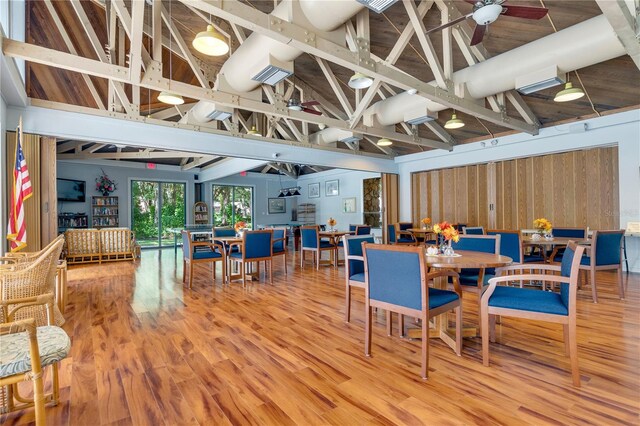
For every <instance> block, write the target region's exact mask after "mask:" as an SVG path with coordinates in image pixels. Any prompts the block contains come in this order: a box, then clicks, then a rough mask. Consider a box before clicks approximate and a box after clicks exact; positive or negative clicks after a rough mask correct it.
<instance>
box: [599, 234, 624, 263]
mask: <svg viewBox="0 0 640 426" xmlns="http://www.w3.org/2000/svg"><path fill="white" fill-rule="evenodd" d="M623 236H624V229H620V230H615V231H593V242H592V243H591V256H593V255H594V253H595V258H594V259H592V260H591V262H592V263H593V262H595V265H596V266H601V265H618V264H620V260H621V255H620V250H621V247H622V237H623Z"/></svg>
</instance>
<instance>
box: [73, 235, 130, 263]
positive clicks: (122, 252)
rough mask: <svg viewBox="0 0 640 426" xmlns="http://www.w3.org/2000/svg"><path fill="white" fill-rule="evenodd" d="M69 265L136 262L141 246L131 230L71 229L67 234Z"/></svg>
mask: <svg viewBox="0 0 640 426" xmlns="http://www.w3.org/2000/svg"><path fill="white" fill-rule="evenodd" d="M65 241H66V249H65V253H66V259H67V263H68V264H71V265H72V264H76V263H93V262H98V263H102V262H111V261H117V260H135V259H137V258H139V257H140V246H139V245H138V244H137V243H136V239H135V235H134V233H133V232H132V231H131V230H130V229H129V228H102V229H69V230H67V231H66V232H65Z"/></svg>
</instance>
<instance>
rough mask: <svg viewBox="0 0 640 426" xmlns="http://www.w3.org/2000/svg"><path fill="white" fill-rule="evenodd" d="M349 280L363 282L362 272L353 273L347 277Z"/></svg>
mask: <svg viewBox="0 0 640 426" xmlns="http://www.w3.org/2000/svg"><path fill="white" fill-rule="evenodd" d="M349 279H350V280H351V281H359V282H361V283H363V282H364V272H360V273H358V274H353V275H351V276H350V277H349Z"/></svg>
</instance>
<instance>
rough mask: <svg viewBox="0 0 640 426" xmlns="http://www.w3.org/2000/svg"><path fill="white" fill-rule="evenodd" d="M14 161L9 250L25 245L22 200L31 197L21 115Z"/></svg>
mask: <svg viewBox="0 0 640 426" xmlns="http://www.w3.org/2000/svg"><path fill="white" fill-rule="evenodd" d="M16 138H17V141H16V162H15V167H14V169H13V191H11V204H10V205H9V209H10V210H9V229H8V232H7V238H8V239H9V241H10V249H11V251H12V252H13V251H18V250H20V249H22V248H24V247H25V246H26V245H27V227H26V225H25V223H24V202H25V201H26V200H27V199H28V198H29V197H31V193H32V189H31V179H29V170H28V169H27V161H26V160H25V158H24V152H22V117H20V123H19V124H18V128H17V129H16Z"/></svg>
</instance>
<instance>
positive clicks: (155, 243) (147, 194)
mask: <svg viewBox="0 0 640 426" xmlns="http://www.w3.org/2000/svg"><path fill="white" fill-rule="evenodd" d="M159 193H160V183H159V182H149V181H141V180H134V181H131V219H132V223H131V225H132V226H131V229H132V230H133V232H135V235H136V240H137V241H138V243H139V244H140V246H141V247H159V246H160V226H159V225H160V221H159V213H160V208H159V207H160V206H159V204H160V202H159Z"/></svg>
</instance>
